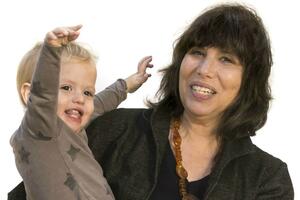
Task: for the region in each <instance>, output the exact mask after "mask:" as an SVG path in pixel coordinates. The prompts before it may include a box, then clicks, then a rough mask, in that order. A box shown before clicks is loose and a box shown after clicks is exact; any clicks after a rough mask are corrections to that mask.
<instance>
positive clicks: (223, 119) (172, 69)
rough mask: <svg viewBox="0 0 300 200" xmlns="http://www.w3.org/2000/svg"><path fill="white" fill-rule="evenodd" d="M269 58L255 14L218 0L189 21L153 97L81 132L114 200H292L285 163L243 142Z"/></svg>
mask: <svg viewBox="0 0 300 200" xmlns="http://www.w3.org/2000/svg"><path fill="white" fill-rule="evenodd" d="M271 65H272V54H271V49H270V43H269V38H268V35H267V32H266V31H265V28H264V26H263V24H262V21H261V19H260V18H259V17H258V16H257V14H256V13H255V11H253V10H251V9H249V8H247V7H244V6H241V5H228V4H225V5H224V4H223V5H219V6H216V7H213V8H211V9H209V10H206V11H205V12H204V13H203V14H201V15H200V16H199V17H198V18H196V19H195V21H194V22H193V23H192V24H191V25H190V27H189V28H188V29H187V30H186V31H185V32H184V33H183V34H182V36H181V37H180V38H179V39H178V41H177V43H176V45H175V49H174V52H173V60H172V63H171V64H170V65H169V66H168V67H167V68H166V69H164V70H162V72H163V74H164V75H163V79H162V82H161V86H160V89H159V91H158V94H159V97H160V98H159V101H158V102H157V103H150V106H151V108H150V109H119V110H116V111H112V112H110V113H108V114H105V115H104V116H101V117H99V118H98V119H96V120H95V121H94V122H93V123H92V124H91V125H90V126H89V128H88V130H87V131H88V134H89V146H90V147H91V150H92V151H93V153H94V155H95V158H96V160H97V161H98V162H99V163H101V166H102V167H103V171H104V175H105V176H106V178H107V180H108V183H109V184H110V186H111V188H112V190H113V193H114V195H115V197H116V199H122V200H127V199H128V200H129V199H130V200H142V199H152V200H157V199H164V200H175V199H178V200H179V199H184V200H187V199H205V200H212V199H213V200H215V199H217V200H222V199H224V200H228V199H239V200H240V199H243V200H248V199H249V200H250V199H256V200H257V199H272V200H274V199H280V200H283V199H284V200H285V199H293V195H294V194H293V187H292V183H291V180H290V177H289V173H288V170H287V166H286V164H285V163H284V162H282V161H281V160H279V159H277V158H274V157H273V156H271V155H269V154H267V153H266V152H263V151H262V150H260V149H259V148H258V147H256V146H255V145H253V144H252V142H251V140H250V136H253V135H255V133H256V131H257V130H258V129H260V128H261V127H262V126H263V125H264V124H265V122H266V119H267V111H268V108H269V101H270V99H271V94H270V88H269V84H268V78H269V75H270V70H271ZM15 194H16V193H15Z"/></svg>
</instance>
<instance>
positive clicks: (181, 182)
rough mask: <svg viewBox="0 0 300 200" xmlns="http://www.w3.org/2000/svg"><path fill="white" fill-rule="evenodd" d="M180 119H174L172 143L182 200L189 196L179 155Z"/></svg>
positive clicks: (189, 197)
mask: <svg viewBox="0 0 300 200" xmlns="http://www.w3.org/2000/svg"><path fill="white" fill-rule="evenodd" d="M179 128H180V120H179V119H174V121H173V127H172V143H173V148H174V153H175V160H176V173H177V175H178V177H179V193H180V196H181V197H182V200H191V199H193V198H191V196H190V195H189V194H188V192H187V177H188V173H187V171H186V169H185V168H184V167H183V165H182V156H181V141H182V139H181V137H180V134H179V132H178V131H179Z"/></svg>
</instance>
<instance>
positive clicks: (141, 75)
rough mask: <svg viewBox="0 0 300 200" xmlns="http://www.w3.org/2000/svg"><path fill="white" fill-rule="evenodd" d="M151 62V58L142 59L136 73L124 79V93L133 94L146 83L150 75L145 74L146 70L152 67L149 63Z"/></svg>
mask: <svg viewBox="0 0 300 200" xmlns="http://www.w3.org/2000/svg"><path fill="white" fill-rule="evenodd" d="M151 61H152V56H146V57H144V58H143V59H142V60H141V61H140V62H139V64H138V71H137V72H136V73H134V74H132V75H131V76H129V77H128V78H126V79H125V81H126V84H127V91H126V92H129V93H133V92H135V91H136V90H137V89H139V87H141V85H142V84H143V83H145V82H146V81H147V79H148V78H149V77H150V76H151V74H148V73H146V69H147V68H152V67H153V65H152V64H151V63H150V62H151Z"/></svg>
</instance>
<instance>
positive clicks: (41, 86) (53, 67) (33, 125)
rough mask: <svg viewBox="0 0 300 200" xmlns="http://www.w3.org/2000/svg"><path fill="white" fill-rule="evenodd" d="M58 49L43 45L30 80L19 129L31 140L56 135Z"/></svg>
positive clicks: (57, 121) (59, 52)
mask: <svg viewBox="0 0 300 200" xmlns="http://www.w3.org/2000/svg"><path fill="white" fill-rule="evenodd" d="M61 52H62V47H59V48H57V47H50V46H49V45H46V44H44V45H43V47H42V50H41V52H40V56H39V60H38V62H37V66H36V69H35V72H34V75H33V78H32V82H31V89H30V96H29V99H28V102H27V110H26V112H25V115H24V118H23V121H22V124H21V128H22V129H23V131H21V132H22V133H28V134H29V135H30V136H32V137H33V138H35V139H38V140H48V139H50V138H52V137H56V136H57V135H58V134H59V131H58V127H59V122H60V121H59V120H58V117H57V114H56V110H57V96H58V86H59V73H60V56H61Z"/></svg>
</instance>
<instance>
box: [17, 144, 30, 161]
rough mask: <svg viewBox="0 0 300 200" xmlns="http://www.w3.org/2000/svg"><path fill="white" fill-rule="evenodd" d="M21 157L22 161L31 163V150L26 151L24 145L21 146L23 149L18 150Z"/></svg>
mask: <svg viewBox="0 0 300 200" xmlns="http://www.w3.org/2000/svg"><path fill="white" fill-rule="evenodd" d="M18 153H19V157H20V159H21V162H23V163H26V164H29V156H30V152H28V151H26V149H25V148H24V146H22V147H21V149H20V150H19V151H18Z"/></svg>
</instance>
